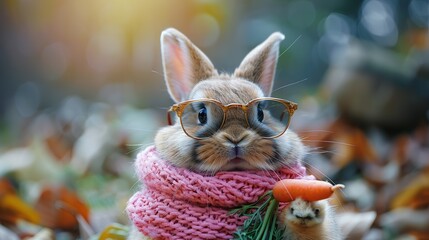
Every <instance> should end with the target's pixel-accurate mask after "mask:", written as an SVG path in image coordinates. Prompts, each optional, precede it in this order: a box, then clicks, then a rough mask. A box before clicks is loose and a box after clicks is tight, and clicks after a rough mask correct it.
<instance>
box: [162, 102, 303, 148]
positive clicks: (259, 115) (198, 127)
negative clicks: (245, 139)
mask: <svg viewBox="0 0 429 240" xmlns="http://www.w3.org/2000/svg"><path fill="white" fill-rule="evenodd" d="M232 109H241V111H231V112H229V111H230V110H232ZM296 109H298V104H296V103H294V102H290V101H286V100H284V99H280V98H271V97H263V98H256V99H253V100H251V101H250V102H248V103H247V104H239V103H231V104H228V105H223V104H222V103H221V102H219V101H217V100H214V99H205V98H204V99H196V100H188V101H184V102H181V103H177V104H174V105H173V106H171V108H170V110H169V111H168V123H169V124H170V125H172V124H173V123H172V119H173V118H172V117H171V113H172V112H175V113H176V115H177V117H176V118H175V119H176V120H177V119H180V124H181V125H182V129H183V131H184V132H185V133H186V135H188V136H189V137H191V138H194V139H197V140H201V139H204V138H208V137H210V136H212V135H213V134H214V133H215V132H217V131H218V130H219V129H221V128H222V127H223V125H224V124H225V120H226V118H227V117H226V116H227V113H228V112H229V115H228V120H229V121H239V120H240V119H242V118H243V116H244V118H245V119H246V121H245V122H246V124H247V127H250V128H252V129H253V130H255V131H256V132H257V133H258V134H259V135H260V136H262V137H263V138H276V137H279V136H281V135H282V134H283V133H284V132H285V131H286V129H287V128H288V127H289V123H290V119H291V117H292V115H293V113H294V112H295V111H296ZM240 112H241V114H240ZM243 113H244V115H243Z"/></svg>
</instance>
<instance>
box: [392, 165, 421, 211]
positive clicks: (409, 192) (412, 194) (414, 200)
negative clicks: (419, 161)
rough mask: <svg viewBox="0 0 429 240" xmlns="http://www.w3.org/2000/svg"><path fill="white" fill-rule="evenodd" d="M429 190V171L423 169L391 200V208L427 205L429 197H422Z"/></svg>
mask: <svg viewBox="0 0 429 240" xmlns="http://www.w3.org/2000/svg"><path fill="white" fill-rule="evenodd" d="M428 191H429V171H424V172H422V173H420V174H419V175H418V176H417V177H415V178H414V179H413V180H412V181H411V182H410V184H409V185H408V186H407V187H405V188H404V189H402V190H401V191H400V192H399V193H398V194H397V195H396V196H395V197H394V198H393V200H392V202H391V204H390V206H391V208H392V209H396V208H402V207H411V206H413V207H416V206H417V207H425V206H429V198H427V197H424V196H426V195H427V192H428Z"/></svg>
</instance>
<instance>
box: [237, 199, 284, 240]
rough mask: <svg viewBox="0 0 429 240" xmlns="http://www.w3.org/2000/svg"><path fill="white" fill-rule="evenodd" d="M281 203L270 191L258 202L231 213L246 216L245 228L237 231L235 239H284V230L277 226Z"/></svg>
mask: <svg viewBox="0 0 429 240" xmlns="http://www.w3.org/2000/svg"><path fill="white" fill-rule="evenodd" d="M278 207H279V202H278V201H277V200H276V199H275V198H274V197H273V192H272V191H268V192H266V193H265V194H264V195H262V196H261V197H260V198H259V199H258V200H257V201H256V202H254V203H250V204H247V205H243V206H241V207H239V208H236V209H234V210H232V211H231V212H230V214H238V215H239V216H246V217H247V219H246V220H245V221H244V223H243V226H242V227H240V228H239V229H237V231H236V232H235V233H234V238H233V239H240V240H262V239H263V240H279V239H282V238H283V232H284V229H282V228H279V226H278V224H277V209H278Z"/></svg>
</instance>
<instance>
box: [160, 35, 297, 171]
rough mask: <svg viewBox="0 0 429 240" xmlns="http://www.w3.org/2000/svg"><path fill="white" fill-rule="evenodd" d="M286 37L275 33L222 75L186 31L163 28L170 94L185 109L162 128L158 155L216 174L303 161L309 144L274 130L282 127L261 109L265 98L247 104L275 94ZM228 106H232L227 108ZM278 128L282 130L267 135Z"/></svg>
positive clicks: (271, 168)
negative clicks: (279, 57) (279, 62)
mask: <svg viewBox="0 0 429 240" xmlns="http://www.w3.org/2000/svg"><path fill="white" fill-rule="evenodd" d="M283 39H284V36H283V35H282V34H281V33H278V32H276V33H273V34H272V35H271V36H269V37H268V38H267V39H266V40H265V41H264V42H263V43H261V44H260V45H259V46H257V47H256V48H254V49H253V50H252V51H251V52H250V53H249V54H248V55H247V56H246V57H245V58H244V60H243V61H242V63H241V64H240V66H239V67H238V68H237V69H236V70H235V72H234V74H232V75H228V74H219V73H218V72H217V70H216V69H215V68H214V66H213V64H212V63H211V62H210V60H209V59H208V58H207V56H206V55H205V54H204V53H203V52H202V51H201V50H200V49H198V48H197V47H196V46H195V45H194V44H193V43H192V42H191V41H190V40H189V39H188V38H186V37H185V36H184V35H183V34H182V33H180V32H179V31H177V30H175V29H171V28H170V29H167V30H165V31H163V32H162V34H161V50H162V63H163V68H164V77H165V81H166V84H167V88H168V92H169V93H170V96H171V97H172V99H173V100H174V101H175V102H176V103H181V104H178V105H179V107H177V108H176V110H178V111H179V112H181V113H182V115H181V120H182V123H181V121H180V118H179V117H176V119H175V120H176V121H175V123H174V124H173V125H172V126H167V127H164V128H162V129H161V130H159V131H158V133H157V135H156V137H155V146H156V148H157V151H158V152H159V154H160V155H161V156H162V157H163V158H164V159H166V160H168V161H170V162H171V163H172V164H174V165H176V166H179V167H186V168H189V169H193V170H196V171H203V172H212V173H214V172H217V171H219V170H250V169H252V170H253V169H265V170H274V169H277V168H279V167H282V166H285V165H290V164H292V163H296V162H297V161H300V159H301V158H302V156H303V154H304V146H303V145H302V143H301V141H300V139H299V138H298V137H297V135H296V134H295V133H293V132H292V131H290V130H286V132H284V133H283V132H281V130H273V129H277V127H279V129H281V126H282V125H281V124H280V123H278V122H276V121H275V120H273V118H272V116H270V113H268V112H265V110H264V111H263V110H261V109H259V105H261V103H262V102H257V103H258V104H253V105H252V106H251V107H249V109H247V108H246V107H247V104H248V103H249V102H250V103H252V101H254V99H258V98H262V97H268V96H270V94H271V91H272V86H273V78H274V75H275V68H276V65H277V58H278V53H279V43H280V41H281V40H283ZM201 99H202V100H201ZM189 100H190V101H189ZM192 100H196V101H195V102H193V101H192ZM183 102H185V103H183ZM228 104H230V106H231V105H233V106H232V107H228V108H226V107H222V106H227V105H228ZM235 106H237V107H235ZM242 106H245V107H242ZM250 108H254V109H255V110H254V111H253V112H252V109H250ZM246 111H247V112H246ZM264 114H265V115H264ZM182 126H183V127H182ZM276 131H280V132H281V133H283V134H281V133H280V134H278V135H279V136H276V137H274V138H273V137H267V136H272V135H275V134H276ZM270 134H271V135H270Z"/></svg>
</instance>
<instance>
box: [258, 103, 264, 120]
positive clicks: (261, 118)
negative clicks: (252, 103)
mask: <svg viewBox="0 0 429 240" xmlns="http://www.w3.org/2000/svg"><path fill="white" fill-rule="evenodd" d="M262 120H264V111H263V110H262V108H261V107H260V106H258V121H259V122H262Z"/></svg>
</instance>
